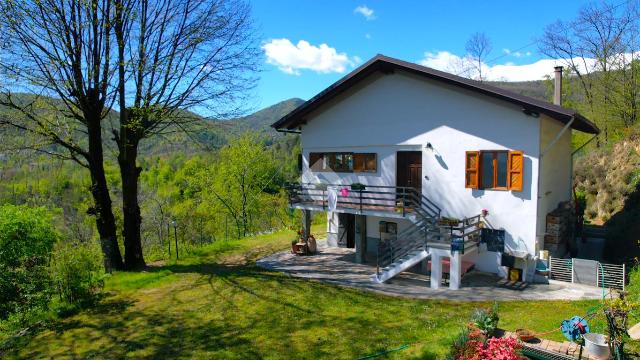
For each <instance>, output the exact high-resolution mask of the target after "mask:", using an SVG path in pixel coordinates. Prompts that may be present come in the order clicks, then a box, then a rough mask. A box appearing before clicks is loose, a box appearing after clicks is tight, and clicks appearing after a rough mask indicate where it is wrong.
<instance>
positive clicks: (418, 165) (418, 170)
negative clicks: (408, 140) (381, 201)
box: [396, 151, 422, 192]
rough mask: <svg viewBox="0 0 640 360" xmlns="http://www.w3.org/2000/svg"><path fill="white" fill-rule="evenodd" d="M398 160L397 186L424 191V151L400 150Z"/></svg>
mask: <svg viewBox="0 0 640 360" xmlns="http://www.w3.org/2000/svg"><path fill="white" fill-rule="evenodd" d="M396 160H397V161H396V186H399V187H400V186H403V187H412V188H414V189H416V190H418V192H422V151H398V153H397V157H396Z"/></svg>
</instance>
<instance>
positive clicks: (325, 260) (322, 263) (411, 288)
mask: <svg viewBox="0 0 640 360" xmlns="http://www.w3.org/2000/svg"><path fill="white" fill-rule="evenodd" d="M354 260H355V254H354V250H353V249H347V248H334V247H327V246H326V242H324V241H321V242H319V243H318V254H316V255H313V256H297V255H293V254H291V253H290V252H289V251H283V252H279V253H275V254H272V255H270V256H267V257H264V258H262V259H260V260H258V261H257V265H258V266H260V267H262V268H265V269H269V270H275V271H282V272H285V273H287V274H290V275H292V276H296V277H301V278H307V279H312V280H318V281H323V282H327V283H331V284H336V285H341V286H349V287H354V288H358V289H362V290H367V291H373V292H376V293H380V294H384V295H390V296H399V297H407V298H417V299H446V300H460V301H491V300H579V299H600V298H601V297H602V289H600V288H596V287H591V286H583V285H577V284H569V283H566V284H565V283H557V282H554V283H553V284H525V283H509V282H506V281H505V280H502V279H500V278H499V277H497V276H496V275H493V274H487V273H481V272H477V271H472V272H470V273H468V274H467V275H465V276H464V277H463V278H462V287H461V288H460V289H459V290H449V289H448V287H443V288H440V289H431V288H430V287H429V276H427V275H422V274H416V273H410V272H404V273H402V274H400V275H398V276H396V277H395V278H393V279H392V281H391V282H390V283H385V284H376V283H374V282H372V281H371V280H370V278H369V277H370V276H371V275H372V274H374V273H375V266H372V265H364V264H356V263H355V262H354Z"/></svg>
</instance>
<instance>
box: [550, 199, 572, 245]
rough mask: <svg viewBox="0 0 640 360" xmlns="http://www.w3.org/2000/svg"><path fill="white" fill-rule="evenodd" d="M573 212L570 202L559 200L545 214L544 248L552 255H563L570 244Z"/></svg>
mask: <svg viewBox="0 0 640 360" xmlns="http://www.w3.org/2000/svg"><path fill="white" fill-rule="evenodd" d="M573 224H574V214H573V206H572V205H571V203H570V202H568V201H566V202H561V203H560V204H559V205H558V207H557V208H556V209H555V210H553V211H552V212H550V213H549V214H547V227H546V233H545V236H544V249H545V250H548V251H549V254H550V255H551V256H553V257H563V256H564V255H565V254H566V253H567V250H568V249H569V246H570V244H571V242H572V241H571V237H572V236H573Z"/></svg>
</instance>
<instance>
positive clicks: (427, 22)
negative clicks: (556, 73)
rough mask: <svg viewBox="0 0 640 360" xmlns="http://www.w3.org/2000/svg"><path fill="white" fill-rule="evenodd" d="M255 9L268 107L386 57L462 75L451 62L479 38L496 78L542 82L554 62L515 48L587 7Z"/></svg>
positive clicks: (261, 96)
mask: <svg viewBox="0 0 640 360" xmlns="http://www.w3.org/2000/svg"><path fill="white" fill-rule="evenodd" d="M251 3H252V7H253V15H254V19H255V21H256V24H257V26H258V28H259V33H260V35H261V36H260V37H261V39H262V48H263V53H264V59H263V67H262V73H261V74H260V82H259V85H258V87H257V89H256V96H257V100H256V104H255V105H256V106H257V107H259V108H261V107H266V106H269V105H272V104H274V103H277V102H279V101H282V100H286V99H289V98H292V97H299V98H302V99H305V100H306V99H309V98H310V97H312V96H313V95H315V94H316V93H318V92H320V91H321V90H323V89H324V88H326V87H327V86H329V85H331V84H332V83H333V82H335V81H336V80H338V79H339V78H340V77H342V76H344V75H345V74H347V73H348V72H349V71H351V70H353V68H354V67H357V66H358V64H360V63H362V62H364V61H367V60H368V59H369V58H371V57H373V56H374V55H376V54H378V53H382V54H384V55H388V56H393V57H397V58H400V59H403V60H407V61H412V62H416V63H422V64H424V65H427V66H431V67H436V68H440V69H442V70H445V71H451V72H454V70H453V69H452V68H449V64H450V63H452V62H455V61H456V60H457V57H461V56H464V54H465V51H464V46H465V42H466V41H467V39H468V38H469V37H470V36H471V35H472V34H473V33H475V32H484V33H485V34H486V35H487V36H488V37H489V38H490V39H491V42H492V48H493V49H492V52H491V53H490V55H489V57H488V59H489V60H492V59H495V60H494V61H492V62H491V61H489V63H488V64H487V66H488V67H489V70H490V72H489V73H490V75H491V78H490V80H492V79H493V80H498V79H502V80H510V81H516V80H527V79H530V80H533V79H541V78H543V76H544V74H545V73H551V72H552V71H553V68H552V67H553V60H543V57H542V55H541V54H539V52H538V47H537V45H536V44H533V45H530V46H528V47H526V48H524V49H521V50H520V51H518V52H516V51H515V50H516V49H519V48H521V47H523V46H525V45H527V44H531V43H532V42H534V41H535V39H536V38H537V37H540V36H541V35H542V33H543V29H544V27H545V26H546V25H548V24H550V23H553V22H554V21H556V20H558V19H563V20H570V19H572V18H574V17H575V15H576V13H577V12H578V10H579V8H580V7H581V6H583V5H584V4H586V3H587V2H586V1H557V0H556V1H539V0H536V1H346V0H325V1H311V0H308V1H302V0H298V1H290V0H253V1H251ZM498 57H499V58H498ZM496 58H498V59H496ZM541 60H543V61H541ZM496 65H497V66H496ZM502 65H505V66H502ZM523 65H527V66H523ZM547 69H548V70H547Z"/></svg>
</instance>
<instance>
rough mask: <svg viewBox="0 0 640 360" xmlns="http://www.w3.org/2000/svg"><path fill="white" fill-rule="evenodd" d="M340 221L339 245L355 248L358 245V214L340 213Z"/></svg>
mask: <svg viewBox="0 0 640 360" xmlns="http://www.w3.org/2000/svg"><path fill="white" fill-rule="evenodd" d="M338 221H339V222H340V230H341V234H340V238H339V239H338V246H340V247H347V248H354V247H356V216H355V215H354V214H343V213H340V214H338Z"/></svg>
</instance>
